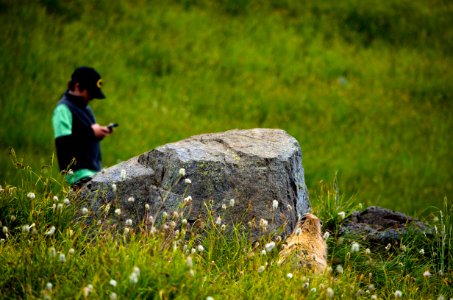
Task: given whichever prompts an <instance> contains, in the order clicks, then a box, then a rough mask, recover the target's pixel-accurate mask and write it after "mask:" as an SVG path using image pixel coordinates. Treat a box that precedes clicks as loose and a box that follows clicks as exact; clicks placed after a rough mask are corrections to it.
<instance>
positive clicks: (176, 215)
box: [172, 211, 179, 220]
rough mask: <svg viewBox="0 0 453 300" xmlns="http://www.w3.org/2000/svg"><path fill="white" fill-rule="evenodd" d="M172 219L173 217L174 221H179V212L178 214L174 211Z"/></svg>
mask: <svg viewBox="0 0 453 300" xmlns="http://www.w3.org/2000/svg"><path fill="white" fill-rule="evenodd" d="M172 217H173V219H175V220H178V219H179V214H178V212H177V211H174V212H173V213H172Z"/></svg>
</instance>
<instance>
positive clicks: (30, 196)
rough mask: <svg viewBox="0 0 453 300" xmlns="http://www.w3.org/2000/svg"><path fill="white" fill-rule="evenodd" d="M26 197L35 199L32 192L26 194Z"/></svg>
mask: <svg viewBox="0 0 453 300" xmlns="http://www.w3.org/2000/svg"><path fill="white" fill-rule="evenodd" d="M27 197H28V198H30V199H35V198H36V195H35V193H33V192H29V193H28V194H27Z"/></svg>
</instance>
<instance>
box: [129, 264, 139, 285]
mask: <svg viewBox="0 0 453 300" xmlns="http://www.w3.org/2000/svg"><path fill="white" fill-rule="evenodd" d="M139 276H140V269H139V268H138V267H134V268H133V270H132V273H131V275H130V276H129V281H130V282H131V283H137V282H138V277H139Z"/></svg>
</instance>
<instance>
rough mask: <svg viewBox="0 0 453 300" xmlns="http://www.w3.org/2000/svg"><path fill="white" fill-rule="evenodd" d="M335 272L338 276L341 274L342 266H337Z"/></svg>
mask: <svg viewBox="0 0 453 300" xmlns="http://www.w3.org/2000/svg"><path fill="white" fill-rule="evenodd" d="M335 270H336V271H337V273H338V274H343V266H342V265H338V266H337V267H336V268H335Z"/></svg>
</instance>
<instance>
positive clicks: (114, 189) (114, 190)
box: [112, 183, 117, 193]
mask: <svg viewBox="0 0 453 300" xmlns="http://www.w3.org/2000/svg"><path fill="white" fill-rule="evenodd" d="M116 190H117V188H116V184H115V183H112V191H113V192H114V193H116Z"/></svg>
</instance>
